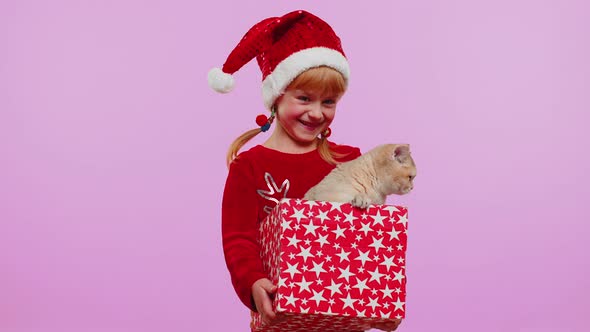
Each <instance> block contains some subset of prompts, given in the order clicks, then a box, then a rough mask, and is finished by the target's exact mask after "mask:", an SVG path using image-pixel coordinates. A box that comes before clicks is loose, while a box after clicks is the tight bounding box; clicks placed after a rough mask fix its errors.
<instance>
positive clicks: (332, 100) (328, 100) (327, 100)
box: [323, 99, 336, 105]
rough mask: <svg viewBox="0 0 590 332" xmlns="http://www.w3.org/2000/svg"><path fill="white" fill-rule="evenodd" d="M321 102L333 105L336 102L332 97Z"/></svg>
mask: <svg viewBox="0 0 590 332" xmlns="http://www.w3.org/2000/svg"><path fill="white" fill-rule="evenodd" d="M323 103H324V104H325V105H334V104H336V100H334V99H326V100H324V101H323Z"/></svg>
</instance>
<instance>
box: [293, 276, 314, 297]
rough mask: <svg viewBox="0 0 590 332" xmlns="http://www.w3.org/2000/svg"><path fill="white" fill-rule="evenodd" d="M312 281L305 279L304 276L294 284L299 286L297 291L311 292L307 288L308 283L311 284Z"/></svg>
mask: <svg viewBox="0 0 590 332" xmlns="http://www.w3.org/2000/svg"><path fill="white" fill-rule="evenodd" d="M312 283H313V282H312V281H305V276H303V277H302V278H301V281H300V282H295V284H296V285H298V286H299V293H303V292H304V291H308V292H311V290H310V289H309V285H311V284H312Z"/></svg>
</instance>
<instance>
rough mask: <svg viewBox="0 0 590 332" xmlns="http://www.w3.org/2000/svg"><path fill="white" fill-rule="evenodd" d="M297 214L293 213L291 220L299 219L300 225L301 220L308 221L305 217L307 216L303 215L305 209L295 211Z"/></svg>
mask: <svg viewBox="0 0 590 332" xmlns="http://www.w3.org/2000/svg"><path fill="white" fill-rule="evenodd" d="M293 210H294V211H295V212H294V213H293V215H292V216H291V218H295V219H297V222H298V223H300V222H301V219H307V218H306V217H305V215H304V214H303V211H304V210H303V209H301V210H297V209H293Z"/></svg>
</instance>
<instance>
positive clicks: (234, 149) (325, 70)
mask: <svg viewBox="0 0 590 332" xmlns="http://www.w3.org/2000/svg"><path fill="white" fill-rule="evenodd" d="M290 89H301V90H313V91H317V92H318V93H319V94H320V95H341V94H343V93H344V91H346V81H345V80H344V77H343V76H342V74H340V73H339V72H338V71H336V70H334V69H332V68H330V67H326V66H321V67H315V68H311V69H308V70H306V71H304V72H303V73H301V74H299V76H297V77H296V78H295V79H294V80H293V81H292V82H291V83H290V84H289V86H288V87H287V88H286V90H290ZM261 132H262V130H261V129H260V128H255V129H250V130H248V131H247V132H245V133H243V134H242V135H240V136H239V137H238V138H236V139H235V140H234V141H233V142H232V144H231V145H230V146H229V149H228V151H227V156H226V162H227V165H228V166H229V164H231V162H232V161H233V160H234V159H235V158H236V157H237V155H238V152H239V151H240V149H241V148H242V147H243V146H244V145H245V144H246V143H248V141H250V140H251V139H252V138H254V136H256V135H258V134H259V133H261ZM318 152H319V154H320V156H321V157H322V159H324V160H325V161H326V162H328V163H330V164H333V165H335V164H337V163H338V162H337V161H336V159H338V158H341V157H343V156H344V155H343V154H340V153H337V152H335V151H333V150H332V149H330V145H329V144H328V141H327V139H326V137H324V136H323V135H322V136H321V138H319V140H318Z"/></svg>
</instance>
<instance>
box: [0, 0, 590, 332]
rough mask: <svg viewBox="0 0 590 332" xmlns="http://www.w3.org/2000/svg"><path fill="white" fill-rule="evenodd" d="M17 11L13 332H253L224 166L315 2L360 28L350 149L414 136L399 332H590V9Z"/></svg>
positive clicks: (460, 1) (10, 273)
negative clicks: (257, 39)
mask: <svg viewBox="0 0 590 332" xmlns="http://www.w3.org/2000/svg"><path fill="white" fill-rule="evenodd" d="M250 3H251V2H246V1H234V2H228V1H212V2H210V3H208V4H207V7H204V5H202V4H200V2H199V1H163V0H153V1H133V0H118V1H73V0H71V1H67V0H55V1H31V0H28V1H27V0H19V1H16V0H13V1H10V0H9V1H2V2H1V3H0V169H1V172H0V331H1V332H4V331H6V332H8V331H10V332H25V331H26V332H33V331H35V332H36V331H42V332H53V331H68V332H70V331H71V332H74V331H75V332H80V331H93V332H94V331H101V332H102V331H109V332H111V331H137V332H139V331H141V332H152V331H176V332H189V331H246V330H247V324H248V312H247V310H246V309H245V308H244V307H243V306H242V305H241V304H240V303H239V301H238V299H237V297H236V296H235V295H234V292H233V289H232V288H231V284H230V282H229V275H228V273H227V271H226V269H225V263H224V260H223V255H222V250H221V241H220V201H221V195H222V188H223V184H224V181H225V176H226V172H227V171H226V168H225V164H224V156H225V152H226V148H227V146H228V145H229V143H230V142H231V141H232V140H233V138H234V137H236V136H237V135H238V134H240V133H242V132H243V131H245V130H246V129H250V128H252V127H253V126H254V118H255V116H256V115H257V114H259V113H261V112H262V110H263V107H262V101H261V97H260V73H259V70H258V67H257V66H256V65H255V63H254V62H252V63H250V64H249V65H248V66H246V67H245V68H243V69H242V70H241V71H240V72H238V74H237V75H236V84H237V85H236V89H235V90H234V91H233V92H232V93H231V94H230V95H219V94H216V93H214V92H212V91H211V90H210V89H209V87H208V86H207V83H206V73H207V71H208V69H209V68H210V67H213V66H220V65H221V64H222V63H223V62H224V60H225V57H226V56H227V55H228V54H229V51H230V50H231V49H232V48H233V47H234V46H235V44H236V43H237V41H238V40H239V39H240V38H241V37H242V35H243V34H244V33H245V32H246V30H247V29H248V28H249V27H250V26H251V25H253V24H254V23H255V22H257V21H258V20H260V19H262V18H265V17H268V16H275V15H281V14H284V13H286V12H287V11H290V10H294V9H300V8H302V9H307V10H310V11H312V12H314V13H316V14H317V15H319V16H320V17H323V18H324V19H326V20H327V21H328V22H330V23H331V25H332V26H333V27H334V29H335V30H336V31H337V32H338V34H339V35H340V36H341V37H342V40H343V43H344V48H345V51H346V52H347V55H348V57H349V61H350V64H351V68H352V77H351V79H352V80H351V84H350V90H349V92H348V94H347V95H346V96H345V98H344V99H343V100H342V102H341V105H340V107H339V110H338V116H337V118H336V121H335V123H334V125H333V131H334V135H333V138H334V140H336V141H338V142H341V143H347V144H353V145H357V146H360V147H361V148H362V149H363V150H364V151H366V150H367V149H369V148H371V147H373V146H375V145H377V144H380V143H384V142H408V143H411V146H412V149H413V155H414V157H415V159H416V162H417V164H418V167H419V175H418V177H417V179H416V189H415V191H414V192H413V193H412V194H411V195H409V196H407V197H402V198H398V197H394V198H391V199H390V201H389V202H390V203H400V204H406V205H408V206H409V208H410V211H411V214H410V246H409V249H408V250H409V251H408V257H407V264H408V265H407V269H408V302H407V316H408V318H407V319H406V321H405V322H404V324H403V325H402V327H401V328H400V329H399V330H400V331H408V332H410V331H435V330H436V331H560V332H561V331H566V332H567V331H576V332H578V331H587V330H588V327H587V315H588V313H589V311H588V308H589V307H590V300H589V298H590V267H589V262H588V252H589V245H588V244H587V243H588V238H589V234H588V233H589V230H590V229H589V227H588V225H587V223H588V221H589V220H590V214H589V212H588V211H589V210H588V209H587V207H588V197H589V196H590V192H589V191H590V190H589V188H590V176H589V175H588V171H589V169H590V159H589V157H588V154H587V153H588V152H587V151H588V148H589V143H590V134H588V130H587V128H585V127H586V126H587V124H588V123H589V122H590V119H589V116H588V112H589V110H590V98H589V95H590V91H589V86H590V62H589V61H588V59H590V46H589V42H588V40H589V39H588V33H589V32H590V23H589V21H588V12H590V5H588V2H587V1H582V0H580V1H563V0H561V1H558V0H554V1H551V0H545V1H533V0H528V1H527V0H510V1H507V0H500V1H498V0H496V1H471V0H450V1H356V2H352V1H351V2H344V1H322V2H319V1H303V2H298V4H294V3H293V2H286V1H270V0H268V1H257V2H255V5H253V4H250Z"/></svg>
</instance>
